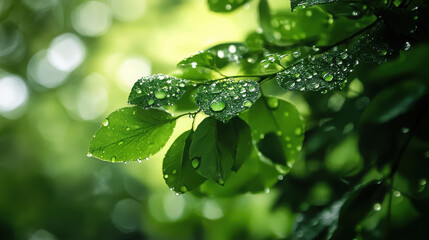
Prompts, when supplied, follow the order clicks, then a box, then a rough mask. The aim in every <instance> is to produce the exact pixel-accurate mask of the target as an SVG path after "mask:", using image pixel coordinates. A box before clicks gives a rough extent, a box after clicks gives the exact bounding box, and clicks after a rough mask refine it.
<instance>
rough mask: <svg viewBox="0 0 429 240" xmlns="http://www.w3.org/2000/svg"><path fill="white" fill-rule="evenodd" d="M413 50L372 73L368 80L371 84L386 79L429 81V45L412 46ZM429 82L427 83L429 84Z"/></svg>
mask: <svg viewBox="0 0 429 240" xmlns="http://www.w3.org/2000/svg"><path fill="white" fill-rule="evenodd" d="M410 47H411V49H410V50H409V51H407V52H405V53H403V54H401V56H400V57H399V58H398V59H396V60H394V61H391V62H387V63H385V64H383V65H381V66H380V67H378V68H376V69H375V70H374V71H372V72H370V74H369V76H368V78H369V80H371V82H374V81H377V82H383V81H386V79H392V78H404V77H422V78H423V79H429V69H428V68H427V67H426V66H427V62H429V45H428V44H422V45H419V46H416V47H415V48H414V46H410ZM428 83H429V81H426V84H428Z"/></svg>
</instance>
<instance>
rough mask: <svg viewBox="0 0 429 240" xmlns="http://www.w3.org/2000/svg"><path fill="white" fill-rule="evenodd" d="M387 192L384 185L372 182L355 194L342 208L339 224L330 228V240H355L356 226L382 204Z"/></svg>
mask: <svg viewBox="0 0 429 240" xmlns="http://www.w3.org/2000/svg"><path fill="white" fill-rule="evenodd" d="M386 192H387V189H386V187H385V186H384V184H381V183H379V182H370V183H368V184H367V185H365V186H363V187H360V188H359V189H358V190H356V191H355V192H353V193H352V194H351V195H350V197H348V199H347V201H346V202H345V203H344V205H343V206H342V207H341V211H340V216H339V218H338V223H336V224H333V225H332V226H331V227H330V229H329V235H328V239H353V238H354V237H355V235H356V231H355V229H356V225H357V224H358V223H359V222H360V221H362V220H363V219H364V218H365V217H366V216H367V215H368V213H369V212H370V211H372V210H373V209H374V205H375V204H381V202H382V201H383V199H384V196H385V194H386ZM331 237H332V238H331Z"/></svg>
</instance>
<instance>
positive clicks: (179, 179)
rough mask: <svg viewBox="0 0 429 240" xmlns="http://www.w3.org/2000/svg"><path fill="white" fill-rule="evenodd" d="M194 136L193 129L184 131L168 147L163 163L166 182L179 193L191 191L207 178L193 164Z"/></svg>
mask: <svg viewBox="0 0 429 240" xmlns="http://www.w3.org/2000/svg"><path fill="white" fill-rule="evenodd" d="M192 136H193V132H192V130H190V131H186V132H184V133H182V135H180V136H179V137H178V138H177V139H176V140H175V141H174V143H173V144H172V145H171V147H170V149H168V151H167V153H166V154H165V157H164V161H163V165H162V171H163V174H164V180H165V183H167V185H168V186H169V187H170V188H171V189H173V190H174V191H176V192H178V193H184V192H187V191H191V190H193V189H194V188H196V187H198V186H199V185H201V184H202V183H203V182H204V181H205V180H206V179H205V178H204V177H202V176H201V175H200V174H198V173H197V172H196V171H195V169H194V168H193V167H192V164H191V158H190V157H189V148H190V146H191V142H192Z"/></svg>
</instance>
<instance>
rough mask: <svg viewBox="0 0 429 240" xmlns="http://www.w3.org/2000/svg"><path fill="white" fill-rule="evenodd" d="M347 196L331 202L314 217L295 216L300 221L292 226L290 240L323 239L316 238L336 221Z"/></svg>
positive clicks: (301, 214) (306, 215)
mask: <svg viewBox="0 0 429 240" xmlns="http://www.w3.org/2000/svg"><path fill="white" fill-rule="evenodd" d="M348 196H349V194H346V195H345V196H344V197H342V198H341V199H339V200H337V201H335V202H333V203H332V204H331V205H330V206H328V207H325V209H324V210H323V211H321V212H319V213H318V214H316V215H315V216H308V215H309V214H308V213H307V214H306V213H304V214H303V213H300V214H299V215H298V216H297V219H300V221H296V222H295V224H294V229H293V234H292V240H295V239H296V240H298V239H300V240H313V239H323V238H318V236H319V235H320V234H322V233H323V231H325V230H326V229H327V228H329V227H330V226H332V224H335V223H336V222H337V221H338V215H339V214H340V209H341V207H342V206H343V205H344V202H345V201H346V199H347V197H348Z"/></svg>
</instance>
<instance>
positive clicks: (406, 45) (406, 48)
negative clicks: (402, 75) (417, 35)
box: [404, 42, 411, 51]
mask: <svg viewBox="0 0 429 240" xmlns="http://www.w3.org/2000/svg"><path fill="white" fill-rule="evenodd" d="M410 48H411V44H410V42H405V44H404V51H408V50H410Z"/></svg>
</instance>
